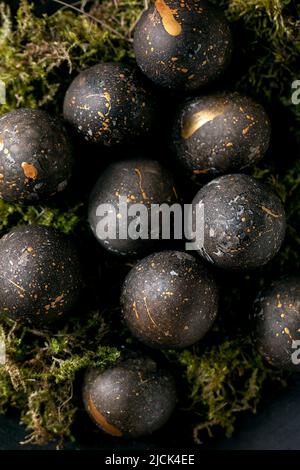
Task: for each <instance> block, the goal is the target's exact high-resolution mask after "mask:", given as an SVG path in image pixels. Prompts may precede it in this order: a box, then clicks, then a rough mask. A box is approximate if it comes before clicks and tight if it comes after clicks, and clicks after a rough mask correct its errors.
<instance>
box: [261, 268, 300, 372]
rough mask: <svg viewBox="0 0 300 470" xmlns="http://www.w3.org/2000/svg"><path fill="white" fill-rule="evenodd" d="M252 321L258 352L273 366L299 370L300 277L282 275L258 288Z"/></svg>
mask: <svg viewBox="0 0 300 470" xmlns="http://www.w3.org/2000/svg"><path fill="white" fill-rule="evenodd" d="M252 321H253V340H254V343H255V344H256V346H257V348H258V351H259V352H260V354H261V355H262V356H263V357H264V358H265V359H266V360H267V361H268V362H269V363H270V364H272V365H274V366H276V367H279V368H281V369H287V370H291V371H293V370H295V371H300V277H299V276H288V277H285V278H281V279H279V280H277V281H274V282H272V283H271V285H270V286H269V287H267V288H266V289H264V290H263V291H261V292H260V293H259V295H258V297H257V298H256V301H255V303H254V313H253V318H252Z"/></svg>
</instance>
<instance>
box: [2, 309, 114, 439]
mask: <svg viewBox="0 0 300 470" xmlns="http://www.w3.org/2000/svg"><path fill="white" fill-rule="evenodd" d="M0 337H1V341H4V344H5V348H6V362H5V364H4V365H2V366H0V412H2V413H3V412H6V410H7V409H8V408H9V407H14V408H15V407H16V408H18V409H19V410H20V411H21V421H22V422H23V423H24V424H25V425H27V426H28V429H29V430H30V431H31V434H30V435H29V436H28V438H27V439H26V441H25V442H35V443H38V444H44V443H47V442H49V441H51V440H52V439H56V440H57V439H59V440H63V439H64V438H66V437H67V438H69V439H70V438H72V424H73V422H74V420H75V418H76V413H77V409H78V399H76V398H74V395H73V388H74V385H73V384H74V380H75V377H76V375H77V373H78V372H79V371H81V370H83V369H85V368H86V367H89V366H96V367H100V368H103V369H104V368H106V367H108V366H110V365H111V364H113V363H114V362H115V361H116V360H117V359H118V358H119V356H120V353H119V351H118V350H117V348H114V347H111V346H109V345H108V344H107V343H108V329H107V327H106V324H105V323H104V320H103V318H102V316H101V315H100V314H99V313H98V312H96V313H91V314H90V315H89V317H88V319H86V320H85V321H83V320H80V319H73V320H71V321H70V322H69V324H68V326H66V327H65V328H62V329H61V330H59V331H58V332H57V333H56V332H55V333H53V332H51V331H47V330H45V331H42V330H38V331H36V330H32V329H30V328H24V327H20V326H17V325H16V324H14V323H12V322H7V323H6V324H5V325H3V326H2V327H1V329H0ZM79 404H80V402H79Z"/></svg>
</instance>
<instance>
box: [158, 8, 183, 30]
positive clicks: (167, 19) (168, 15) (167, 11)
mask: <svg viewBox="0 0 300 470" xmlns="http://www.w3.org/2000/svg"><path fill="white" fill-rule="evenodd" d="M155 8H156V10H157V11H158V13H159V14H160V16H161V19H162V23H163V26H164V28H165V30H166V32H167V33H168V34H170V36H179V34H181V32H182V27H181V24H180V23H179V21H177V20H176V18H175V15H176V14H177V10H175V9H174V10H172V9H171V8H170V7H169V6H168V5H167V4H166V2H165V1H164V0H156V1H155Z"/></svg>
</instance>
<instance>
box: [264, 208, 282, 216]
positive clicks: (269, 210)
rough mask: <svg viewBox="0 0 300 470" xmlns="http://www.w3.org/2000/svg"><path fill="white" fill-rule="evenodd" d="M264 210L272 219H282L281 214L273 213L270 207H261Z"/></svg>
mask: <svg viewBox="0 0 300 470" xmlns="http://www.w3.org/2000/svg"><path fill="white" fill-rule="evenodd" d="M261 208H262V210H263V211H264V212H265V213H266V214H268V215H270V216H271V217H274V219H279V218H280V217H281V214H274V212H272V211H271V209H269V208H268V207H265V206H261Z"/></svg>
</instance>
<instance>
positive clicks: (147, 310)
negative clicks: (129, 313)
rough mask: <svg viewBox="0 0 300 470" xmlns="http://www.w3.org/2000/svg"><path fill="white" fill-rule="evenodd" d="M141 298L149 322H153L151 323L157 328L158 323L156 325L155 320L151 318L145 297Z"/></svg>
mask: <svg viewBox="0 0 300 470" xmlns="http://www.w3.org/2000/svg"><path fill="white" fill-rule="evenodd" d="M143 300H144V304H145V308H146V312H147V315H148V317H149V318H150V320H151V322H152V323H153V325H154V326H156V328H158V325H157V323H155V321H154V320H153V317H152V315H151V313H150V310H149V307H148V305H147V298H146V297H144V299H143Z"/></svg>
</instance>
